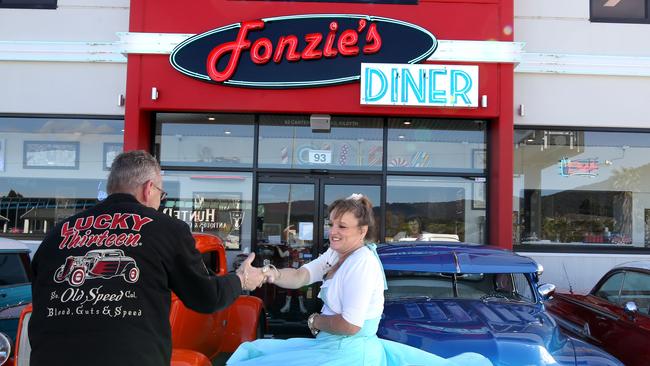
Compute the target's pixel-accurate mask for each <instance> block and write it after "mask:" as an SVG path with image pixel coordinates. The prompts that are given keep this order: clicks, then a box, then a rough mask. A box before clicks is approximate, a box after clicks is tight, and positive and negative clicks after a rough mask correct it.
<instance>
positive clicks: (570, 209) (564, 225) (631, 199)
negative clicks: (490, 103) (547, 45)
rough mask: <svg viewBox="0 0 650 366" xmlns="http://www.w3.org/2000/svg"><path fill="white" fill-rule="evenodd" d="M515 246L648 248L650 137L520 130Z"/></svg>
mask: <svg viewBox="0 0 650 366" xmlns="http://www.w3.org/2000/svg"><path fill="white" fill-rule="evenodd" d="M514 156H515V168H514V205H515V207H514V211H513V225H514V230H513V232H514V238H513V239H514V243H515V245H517V244H521V245H529V244H543V245H548V246H552V245H571V246H580V247H581V248H584V249H585V250H587V248H593V247H623V248H643V247H650V192H649V188H648V185H647V183H646V182H648V181H650V180H649V179H650V133H647V132H615V131H611V132H607V131H587V130H541V129H540V130H538V129H517V130H515V147H514Z"/></svg>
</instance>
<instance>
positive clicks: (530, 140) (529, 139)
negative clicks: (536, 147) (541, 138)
mask: <svg viewBox="0 0 650 366" xmlns="http://www.w3.org/2000/svg"><path fill="white" fill-rule="evenodd" d="M533 141H535V140H533V139H531V138H527V139H526V142H533Z"/></svg>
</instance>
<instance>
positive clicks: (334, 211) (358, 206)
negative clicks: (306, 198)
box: [328, 194, 375, 241]
mask: <svg viewBox="0 0 650 366" xmlns="http://www.w3.org/2000/svg"><path fill="white" fill-rule="evenodd" d="M328 210H329V213H330V215H334V216H333V218H335V219H338V218H340V217H341V216H343V215H344V214H345V213H346V212H350V213H352V215H354V217H355V218H356V219H357V220H358V221H359V226H368V232H367V233H366V240H369V241H372V240H373V239H374V238H373V237H372V236H373V235H374V234H373V233H374V232H375V215H374V213H373V212H372V202H370V200H369V199H368V197H366V196H364V195H361V194H353V195H352V196H350V197H348V198H341V199H338V200H336V201H334V202H332V204H331V205H329V207H328Z"/></svg>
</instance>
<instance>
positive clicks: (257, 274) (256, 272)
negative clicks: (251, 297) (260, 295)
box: [237, 253, 266, 291]
mask: <svg viewBox="0 0 650 366" xmlns="http://www.w3.org/2000/svg"><path fill="white" fill-rule="evenodd" d="M254 259H255V253H251V254H249V255H248V258H246V260H244V261H243V262H242V264H241V266H239V268H238V269H237V275H238V276H239V279H240V280H241V284H242V286H241V287H242V289H244V290H248V291H250V290H255V289H256V288H258V287H261V286H262V285H263V284H264V282H265V279H266V277H265V276H264V274H263V273H262V269H261V268H255V267H253V265H252V264H251V263H253V260H254Z"/></svg>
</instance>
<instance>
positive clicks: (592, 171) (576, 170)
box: [560, 158, 598, 177]
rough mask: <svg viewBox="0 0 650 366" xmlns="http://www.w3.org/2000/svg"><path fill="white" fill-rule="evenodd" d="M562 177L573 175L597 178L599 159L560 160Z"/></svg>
mask: <svg viewBox="0 0 650 366" xmlns="http://www.w3.org/2000/svg"><path fill="white" fill-rule="evenodd" d="M560 175H561V176H563V177H570V176H572V175H585V176H589V177H595V176H597V175H598V159H595V158H592V159H580V160H571V159H569V158H562V159H561V160H560Z"/></svg>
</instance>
